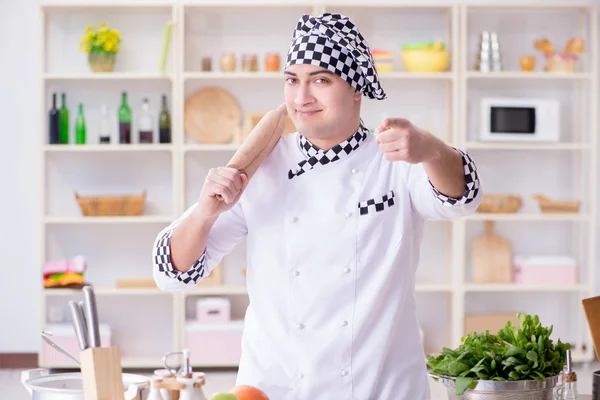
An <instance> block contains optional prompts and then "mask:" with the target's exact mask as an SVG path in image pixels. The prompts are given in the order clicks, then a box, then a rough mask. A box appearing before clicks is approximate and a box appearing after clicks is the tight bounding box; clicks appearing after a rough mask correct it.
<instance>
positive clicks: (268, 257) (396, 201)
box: [153, 125, 482, 400]
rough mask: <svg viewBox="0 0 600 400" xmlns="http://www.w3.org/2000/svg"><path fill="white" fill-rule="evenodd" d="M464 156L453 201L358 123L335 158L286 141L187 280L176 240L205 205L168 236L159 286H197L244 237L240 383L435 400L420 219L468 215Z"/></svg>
mask: <svg viewBox="0 0 600 400" xmlns="http://www.w3.org/2000/svg"><path fill="white" fill-rule="evenodd" d="M456 150H457V151H459V152H460V154H461V155H462V157H463V164H464V167H465V178H466V182H467V187H466V188H465V194H464V196H463V197H462V198H456V199H454V198H449V197H447V196H444V195H443V194H441V193H440V192H438V191H437V190H436V189H435V188H434V187H433V186H432V184H431V182H430V181H429V180H428V177H427V175H426V174H425V171H424V169H423V167H422V165H421V164H408V163H405V162H390V161H387V160H386V159H385V157H384V155H383V154H382V153H381V152H380V151H379V146H378V144H377V143H376V140H375V137H374V135H372V134H371V133H369V131H368V130H367V129H365V128H364V127H362V125H361V128H360V129H359V130H358V131H357V132H356V133H355V134H354V135H352V136H351V137H350V138H348V140H346V141H345V142H343V143H341V144H340V145H338V146H335V147H334V148H332V149H330V150H328V151H322V150H320V149H318V148H316V147H315V146H313V145H311V144H310V143H309V142H308V141H307V140H306V139H305V138H304V137H302V136H301V135H299V134H297V133H296V134H292V135H288V136H285V137H282V138H281V140H279V142H278V143H277V145H276V146H275V148H274V149H273V151H272V153H271V154H270V155H269V157H268V158H267V160H266V161H265V162H264V164H263V165H262V166H261V167H260V169H259V170H258V172H257V173H256V174H255V176H254V177H253V178H252V180H251V181H250V183H249V184H248V187H247V189H246V191H245V192H244V194H243V195H242V197H241V198H240V201H239V202H238V204H237V205H235V206H234V207H233V208H232V209H231V210H229V211H227V212H225V213H223V214H221V215H220V217H219V218H218V220H217V221H216V223H215V225H214V227H213V228H212V230H211V232H210V237H209V240H208V244H207V248H206V250H205V252H204V254H203V255H202V257H201V258H200V259H199V260H198V261H197V262H196V263H194V265H193V267H192V268H191V269H190V270H189V271H188V272H185V273H181V272H178V271H175V270H174V269H173V266H172V265H171V259H170V255H169V254H170V251H169V242H170V237H171V233H172V232H173V230H174V229H176V227H177V225H178V224H179V222H180V221H181V220H182V219H183V218H185V217H186V215H187V214H189V213H190V212H191V211H192V209H193V208H194V207H195V206H192V207H191V208H190V209H188V210H187V211H186V212H185V213H184V215H182V216H181V218H179V219H178V220H177V221H175V222H173V223H172V224H171V225H170V226H169V227H167V228H166V229H164V230H163V231H162V232H160V233H159V234H158V236H157V238H156V242H155V244H154V250H153V258H154V269H153V273H154V278H155V280H156V283H157V285H158V286H159V287H160V288H161V289H162V290H166V291H179V290H186V289H191V288H192V287H194V286H195V285H196V283H197V282H198V281H199V280H200V279H202V278H203V277H205V276H207V275H208V273H209V272H210V271H211V270H212V269H213V268H215V266H216V265H217V264H218V263H219V262H220V261H221V259H222V257H223V256H224V255H226V254H227V253H229V252H230V251H231V250H232V249H233V248H234V246H236V245H237V244H238V243H240V242H241V241H242V240H243V239H244V238H245V239H246V246H247V247H246V251H247V277H246V284H247V288H248V295H249V299H250V305H249V307H248V309H247V312H246V315H245V324H244V333H243V339H242V356H241V360H240V365H239V371H238V377H237V384H249V385H253V386H256V387H260V388H261V389H263V390H264V391H265V392H266V393H267V395H268V396H269V397H270V400H292V399H293V400H317V399H319V400H320V399H324V400H334V399H335V400H350V399H354V400H370V399H373V400H421V399H428V398H429V397H430V395H429V384H428V378H427V369H426V361H425V357H424V350H423V345H422V343H421V340H420V335H419V328H418V321H417V314H416V310H415V296H414V288H415V270H416V268H417V265H418V263H419V246H420V242H421V238H422V232H423V225H424V222H425V220H426V219H427V218H453V217H460V216H464V215H467V214H470V213H472V212H474V210H475V209H476V208H477V206H478V205H479V203H480V202H481V197H482V191H481V189H480V184H479V179H478V177H477V171H476V167H475V164H474V163H473V161H472V159H471V158H470V157H469V155H468V154H466V153H464V152H462V151H461V150H459V149H456Z"/></svg>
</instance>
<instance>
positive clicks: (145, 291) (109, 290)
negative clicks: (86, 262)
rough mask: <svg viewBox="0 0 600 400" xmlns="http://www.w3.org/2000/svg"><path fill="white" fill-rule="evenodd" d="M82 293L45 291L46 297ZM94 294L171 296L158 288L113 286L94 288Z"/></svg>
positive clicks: (64, 290)
mask: <svg viewBox="0 0 600 400" xmlns="http://www.w3.org/2000/svg"><path fill="white" fill-rule="evenodd" d="M80 293H82V291H81V289H44V295H45V296H73V295H77V294H80ZM94 293H96V294H97V295H99V296H149V295H152V296H154V295H162V296H165V295H171V292H166V291H164V290H160V289H158V288H155V289H152V288H117V287H111V286H104V287H102V286H99V287H94Z"/></svg>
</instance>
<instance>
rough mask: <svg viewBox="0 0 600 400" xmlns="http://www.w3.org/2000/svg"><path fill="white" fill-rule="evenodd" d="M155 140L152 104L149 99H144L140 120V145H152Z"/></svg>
mask: <svg viewBox="0 0 600 400" xmlns="http://www.w3.org/2000/svg"><path fill="white" fill-rule="evenodd" d="M153 139H154V129H153V123H152V115H151V114H150V103H149V102H148V99H147V98H144V100H143V104H142V113H141V115H140V120H139V143H152V142H153Z"/></svg>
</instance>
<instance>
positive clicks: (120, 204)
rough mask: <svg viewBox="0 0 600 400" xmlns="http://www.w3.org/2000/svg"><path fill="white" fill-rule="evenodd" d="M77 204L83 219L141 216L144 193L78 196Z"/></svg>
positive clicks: (76, 194)
mask: <svg viewBox="0 0 600 400" xmlns="http://www.w3.org/2000/svg"><path fill="white" fill-rule="evenodd" d="M75 198H76V199H77V204H79V208H80V209H81V213H82V214H83V215H84V216H85V217H101V216H102V217H105V216H130V215H142V214H143V212H144V203H145V201H146V191H144V192H143V193H142V194H140V195H133V196H85V197H84V196H79V194H78V193H75Z"/></svg>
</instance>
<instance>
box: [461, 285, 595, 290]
mask: <svg viewBox="0 0 600 400" xmlns="http://www.w3.org/2000/svg"><path fill="white" fill-rule="evenodd" d="M585 289H588V288H587V287H586V286H584V285H524V284H523V285H522V284H511V283H507V284H496V283H490V284H477V283H469V284H466V285H465V291H467V292H580V291H582V290H585Z"/></svg>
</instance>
